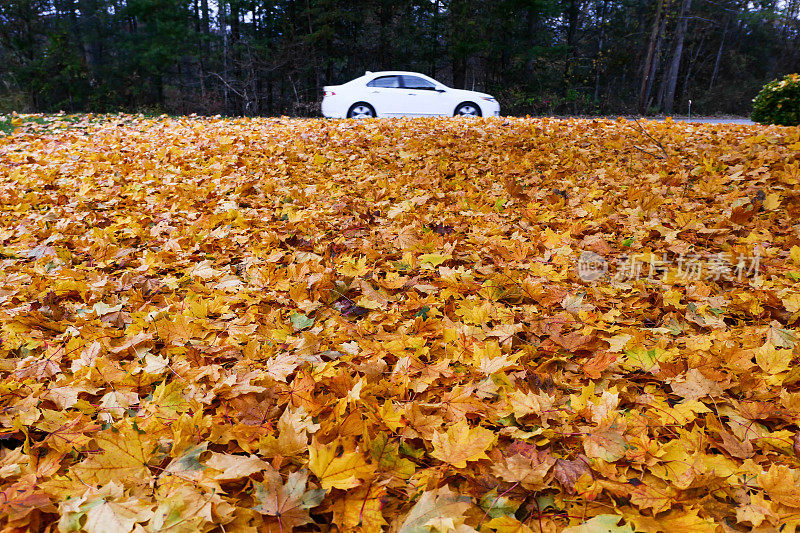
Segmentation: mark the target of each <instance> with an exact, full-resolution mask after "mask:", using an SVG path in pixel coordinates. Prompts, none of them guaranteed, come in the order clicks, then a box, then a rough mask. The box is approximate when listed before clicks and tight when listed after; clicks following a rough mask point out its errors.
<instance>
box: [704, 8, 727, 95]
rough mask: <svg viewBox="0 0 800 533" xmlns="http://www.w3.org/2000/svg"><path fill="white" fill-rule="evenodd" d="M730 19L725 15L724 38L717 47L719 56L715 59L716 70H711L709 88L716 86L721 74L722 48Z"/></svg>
mask: <svg viewBox="0 0 800 533" xmlns="http://www.w3.org/2000/svg"><path fill="white" fill-rule="evenodd" d="M729 22H730V19H729V18H728V16H726V17H725V28H724V29H723V30H722V39H721V40H720V41H719V48H718V49H717V58H716V59H715V60H714V70H713V71H712V72H711V81H710V82H709V83H708V90H709V91H710V90H711V89H713V88H714V82H715V81H716V80H717V74H719V62H720V60H721V59H722V48H723V47H724V46H725V36H726V35H728V23H729Z"/></svg>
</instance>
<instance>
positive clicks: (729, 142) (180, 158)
mask: <svg viewBox="0 0 800 533" xmlns="http://www.w3.org/2000/svg"><path fill="white" fill-rule="evenodd" d="M10 123H13V124H14V127H16V130H15V131H14V132H13V133H12V134H10V135H0V265H2V272H1V273H0V378H2V381H0V491H1V492H0V521H2V522H0V525H2V526H3V527H4V529H3V531H22V530H25V529H26V528H30V529H31V530H34V531H39V530H48V529H49V531H63V532H67V531H78V530H86V531H90V532H92V531H94V532H104V531H114V532H125V531H132V530H135V531H175V532H178V531H186V532H189V531H207V530H219V531H225V532H234V531H275V532H288V531H291V530H292V529H293V528H294V530H297V531H367V532H371V531H387V530H388V531H394V532H398V531H401V532H405V533H411V532H425V531H439V532H450V531H456V532H459V533H464V532H469V531H481V532H494V531H496V532H527V531H558V530H562V529H566V528H571V529H569V531H572V532H581V531H585V532H590V531H618V532H632V531H646V532H656V531H667V532H672V531H709V532H711V531H749V530H751V529H753V528H756V529H758V530H759V531H761V530H763V531H775V530H776V528H778V527H780V526H781V525H784V524H786V525H788V527H787V528H784V529H783V531H793V530H794V528H795V527H796V525H797V524H798V523H800V490H798V485H800V459H798V453H800V439H799V438H798V425H797V424H798V419H800V387H798V381H799V380H800V370H798V368H800V366H798V357H797V356H798V352H800V347H798V342H797V336H796V333H797V329H796V328H797V325H798V318H800V291H798V283H797V281H798V279H800V246H799V245H800V229H799V228H798V222H797V221H798V219H799V218H800V129H798V128H778V127H770V128H767V127H761V126H724V125H691V124H677V123H672V122H669V121H668V122H666V123H660V124H657V123H652V122H633V121H626V120H618V121H614V120H596V121H583V120H547V119H504V118H500V119H486V120H453V119H435V120H427V119H422V120H377V121H375V120H371V121H324V120H289V119H237V120H226V119H219V118H217V119H212V118H208V119H204V118H167V117H162V118H149V119H147V118H143V117H137V116H125V115H120V116H116V115H115V116H107V117H97V116H92V117H77V118H75V119H74V120H72V119H71V120H61V119H58V120H55V119H53V120H51V119H49V118H48V117H40V120H23V119H22V118H20V117H14V119H13V120H12V121H11V122H10ZM587 254H588V255H587ZM582 257H583V258H589V259H591V261H590V263H591V264H589V265H588V266H590V267H592V268H594V270H592V269H589V270H581V269H580V268H579V267H581V265H582V263H581V258H582ZM583 266H586V265H583ZM331 524H334V526H331ZM759 528H760V529H759Z"/></svg>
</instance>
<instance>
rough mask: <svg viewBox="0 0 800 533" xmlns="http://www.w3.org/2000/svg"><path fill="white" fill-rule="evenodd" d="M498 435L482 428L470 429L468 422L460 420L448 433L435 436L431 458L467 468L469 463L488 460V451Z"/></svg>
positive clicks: (439, 433) (437, 433) (438, 433)
mask: <svg viewBox="0 0 800 533" xmlns="http://www.w3.org/2000/svg"><path fill="white" fill-rule="evenodd" d="M496 439H497V435H495V433H494V432H492V431H490V430H488V429H486V428H482V427H480V426H479V427H474V428H472V427H470V426H469V424H468V423H467V421H466V420H463V419H462V420H459V421H458V422H456V423H455V424H453V425H452V426H450V427H449V428H448V429H447V431H446V432H442V431H437V432H436V433H434V434H433V438H432V439H431V441H432V442H433V451H432V452H431V456H432V457H435V458H436V459H439V460H441V461H444V462H445V463H449V464H451V465H453V466H455V467H456V468H466V466H467V462H468V461H478V460H480V459H487V458H488V457H487V456H486V453H485V452H486V450H488V449H489V448H490V447H491V446H493V445H494V443H495V441H496Z"/></svg>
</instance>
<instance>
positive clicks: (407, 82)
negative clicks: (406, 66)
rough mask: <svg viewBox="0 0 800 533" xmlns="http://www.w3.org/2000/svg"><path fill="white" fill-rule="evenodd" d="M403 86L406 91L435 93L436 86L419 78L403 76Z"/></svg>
mask: <svg viewBox="0 0 800 533" xmlns="http://www.w3.org/2000/svg"><path fill="white" fill-rule="evenodd" d="M403 86H404V87H405V88H406V89H422V90H426V91H435V90H436V85H435V84H433V83H431V82H429V81H428V80H425V79H422V78H420V77H418V76H403Z"/></svg>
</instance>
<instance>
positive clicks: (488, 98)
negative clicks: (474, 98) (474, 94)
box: [481, 96, 497, 102]
mask: <svg viewBox="0 0 800 533" xmlns="http://www.w3.org/2000/svg"><path fill="white" fill-rule="evenodd" d="M481 98H483V99H484V100H486V101H487V102H497V100H495V99H494V98H492V97H491V96H481Z"/></svg>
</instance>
